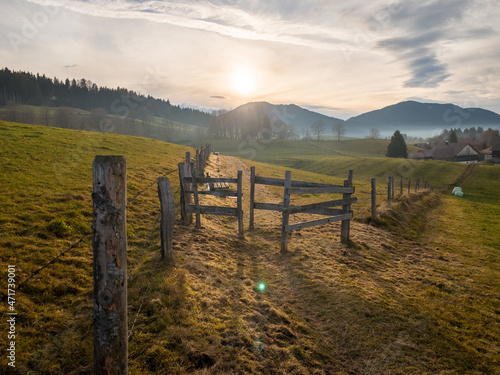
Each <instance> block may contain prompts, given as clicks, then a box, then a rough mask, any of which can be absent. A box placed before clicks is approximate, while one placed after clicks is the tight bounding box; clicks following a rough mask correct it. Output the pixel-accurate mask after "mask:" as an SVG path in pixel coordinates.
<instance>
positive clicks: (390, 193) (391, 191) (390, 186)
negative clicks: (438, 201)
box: [370, 176, 433, 220]
mask: <svg viewBox="0 0 500 375" xmlns="http://www.w3.org/2000/svg"><path fill="white" fill-rule="evenodd" d="M395 181H396V178H395V177H394V176H389V177H388V178H387V205H388V206H389V207H391V203H392V202H393V201H394V199H395V198H394V197H395V192H396V183H395ZM422 181H423V187H422V186H421V182H422ZM411 183H412V180H411V179H408V195H410V194H411ZM376 190H377V183H376V179H375V178H372V179H371V189H370V192H371V219H372V220H375V219H376V218H377V191H376ZM404 190H405V184H404V179H403V176H400V177H399V196H402V195H403V194H404ZM427 190H433V188H432V185H431V184H430V183H429V181H427V180H426V179H425V178H422V179H420V178H417V179H416V180H415V190H414V192H415V193H418V192H421V191H427ZM384 194H385V193H381V195H384Z"/></svg>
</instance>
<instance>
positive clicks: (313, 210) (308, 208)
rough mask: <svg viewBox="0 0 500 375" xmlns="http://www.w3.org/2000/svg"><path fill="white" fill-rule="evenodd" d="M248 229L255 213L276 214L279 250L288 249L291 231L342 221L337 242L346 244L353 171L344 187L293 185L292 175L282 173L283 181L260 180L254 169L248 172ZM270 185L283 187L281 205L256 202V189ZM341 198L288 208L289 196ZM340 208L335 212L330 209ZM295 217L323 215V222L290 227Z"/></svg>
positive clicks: (312, 184) (318, 220)
mask: <svg viewBox="0 0 500 375" xmlns="http://www.w3.org/2000/svg"><path fill="white" fill-rule="evenodd" d="M250 171H251V172H250V173H251V174H250V229H254V221H255V210H270V211H279V212H281V213H282V226H281V250H282V251H286V250H287V249H288V234H289V233H290V232H291V231H293V230H299V229H302V228H309V227H313V226H317V225H323V224H327V223H333V222H337V221H341V222H342V223H341V229H340V238H341V241H342V242H347V241H349V235H350V233H349V232H350V221H351V219H352V217H353V213H352V211H351V204H353V203H356V202H357V198H355V197H352V194H353V193H354V188H353V187H352V171H349V176H348V179H347V180H345V181H344V185H343V186H341V185H331V184H320V183H315V182H305V181H293V180H292V172H290V171H286V172H285V179H277V178H269V177H260V176H257V175H256V174H255V167H251V169H250ZM256 184H261V185H270V186H282V187H283V204H276V203H260V202H255V185H256ZM336 193H340V194H342V199H337V200H329V201H325V202H320V203H313V204H308V205H302V206H295V205H291V195H294V194H297V195H300V194H336ZM337 206H341V207H342V208H340V209H338V208H337V209H336V208H333V207H337ZM297 213H305V214H314V215H325V216H328V217H327V218H324V219H317V220H312V221H305V222H301V223H296V224H290V223H289V221H290V215H292V214H297Z"/></svg>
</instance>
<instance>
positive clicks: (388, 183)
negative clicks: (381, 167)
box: [387, 176, 392, 207]
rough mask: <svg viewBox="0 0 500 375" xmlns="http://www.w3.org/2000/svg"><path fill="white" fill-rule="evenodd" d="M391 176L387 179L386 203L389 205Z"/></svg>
mask: <svg viewBox="0 0 500 375" xmlns="http://www.w3.org/2000/svg"><path fill="white" fill-rule="evenodd" d="M391 196H392V194H391V176H389V178H388V180H387V205H388V206H389V207H391Z"/></svg>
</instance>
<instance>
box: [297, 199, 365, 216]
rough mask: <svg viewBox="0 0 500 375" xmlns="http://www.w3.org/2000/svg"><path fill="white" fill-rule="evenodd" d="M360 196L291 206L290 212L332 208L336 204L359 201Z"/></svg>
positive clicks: (341, 204)
mask: <svg viewBox="0 0 500 375" xmlns="http://www.w3.org/2000/svg"><path fill="white" fill-rule="evenodd" d="M357 202H358V198H348V199H336V200H333V201H327V202H320V203H312V204H306V205H303V206H291V207H290V210H289V212H290V213H291V214H298V213H301V212H307V211H310V210H315V209H319V208H330V207H335V206H343V205H344V204H353V203H357Z"/></svg>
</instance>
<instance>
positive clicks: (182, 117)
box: [0, 68, 212, 127]
mask: <svg viewBox="0 0 500 375" xmlns="http://www.w3.org/2000/svg"><path fill="white" fill-rule="evenodd" d="M9 102H12V103H20V104H29V105H36V106H46V107H71V108H78V109H82V110H85V111H92V110H98V111H100V112H104V113H107V114H111V115H117V116H120V117H134V118H136V119H143V118H145V117H146V116H157V117H162V118H165V119H169V120H172V121H178V122H183V123H187V124H192V125H198V126H202V127H208V126H209V125H210V122H211V119H212V115H211V114H209V113H206V112H203V111H200V110H197V109H193V108H181V107H180V106H178V105H172V104H171V103H170V101H169V100H163V99H157V98H153V97H152V96H149V95H148V96H144V95H141V94H138V93H136V92H135V91H131V90H128V89H125V88H121V87H117V88H116V89H111V88H108V87H102V86H100V87H99V86H97V84H95V83H93V82H91V81H89V80H86V79H85V78H82V79H80V80H76V79H72V80H69V79H68V78H66V79H65V80H60V79H58V78H50V77H47V76H45V74H43V75H40V74H36V75H35V74H32V73H29V72H23V71H11V70H9V69H8V68H4V69H1V70H0V105H1V106H5V105H7V103H9Z"/></svg>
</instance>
